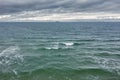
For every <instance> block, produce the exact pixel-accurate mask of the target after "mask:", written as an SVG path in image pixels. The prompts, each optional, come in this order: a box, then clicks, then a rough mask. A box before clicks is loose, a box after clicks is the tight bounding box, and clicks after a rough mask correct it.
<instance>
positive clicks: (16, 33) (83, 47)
mask: <svg viewBox="0 0 120 80" xmlns="http://www.w3.org/2000/svg"><path fill="white" fill-rule="evenodd" d="M0 80H120V23H119V22H73V23H72V22H71V23H67V22H48V23H47V22H46V23H37V22H34V23H32V22H29V23H23V22H21V23H17V22H14V23H0Z"/></svg>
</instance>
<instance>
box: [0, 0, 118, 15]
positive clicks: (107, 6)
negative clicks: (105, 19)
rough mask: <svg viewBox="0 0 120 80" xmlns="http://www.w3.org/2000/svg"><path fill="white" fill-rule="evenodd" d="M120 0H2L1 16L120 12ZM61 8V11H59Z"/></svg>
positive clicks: (0, 6) (0, 2)
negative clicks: (26, 13) (27, 12)
mask: <svg viewBox="0 0 120 80" xmlns="http://www.w3.org/2000/svg"><path fill="white" fill-rule="evenodd" d="M119 7H120V1H119V0H20V1H18V0H0V14H9V13H16V12H22V11H35V10H46V9H47V10H48V9H49V10H50V11H51V12H52V11H55V10H56V9H57V11H58V12H61V11H62V12H67V11H70V12H117V13H118V12H120V9H119ZM58 8H60V10H58Z"/></svg>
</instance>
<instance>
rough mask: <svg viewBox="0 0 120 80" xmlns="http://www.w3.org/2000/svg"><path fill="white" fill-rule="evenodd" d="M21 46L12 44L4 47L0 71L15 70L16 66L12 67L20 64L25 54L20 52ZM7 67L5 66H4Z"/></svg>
mask: <svg viewBox="0 0 120 80" xmlns="http://www.w3.org/2000/svg"><path fill="white" fill-rule="evenodd" d="M19 50H20V48H19V47H18V46H10V47H8V48H6V49H4V50H3V51H2V52H1V53H0V59H1V61H0V66H1V69H0V71H2V72H11V71H12V72H14V73H17V72H15V71H14V68H15V67H12V66H13V65H14V64H20V63H21V62H23V56H22V55H21V54H20V53H19ZM4 67H5V68H4Z"/></svg>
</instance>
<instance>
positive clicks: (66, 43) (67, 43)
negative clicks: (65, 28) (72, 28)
mask: <svg viewBox="0 0 120 80" xmlns="http://www.w3.org/2000/svg"><path fill="white" fill-rule="evenodd" d="M63 44H65V45H66V46H72V45H74V43H73V42H65V43H63Z"/></svg>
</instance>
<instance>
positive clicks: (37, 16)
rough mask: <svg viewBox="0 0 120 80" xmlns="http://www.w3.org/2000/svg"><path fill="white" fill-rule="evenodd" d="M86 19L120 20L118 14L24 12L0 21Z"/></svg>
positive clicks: (5, 17)
mask: <svg viewBox="0 0 120 80" xmlns="http://www.w3.org/2000/svg"><path fill="white" fill-rule="evenodd" d="M85 19H101V20H104V19H114V20H115V19H116V20H117V19H120V14H118V13H104V12H96V13H86V12H82V13H81V12H71V13H70V12H68V13H52V14H49V13H48V12H46V11H23V12H20V13H15V14H11V15H1V16H0V21H74V20H85Z"/></svg>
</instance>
